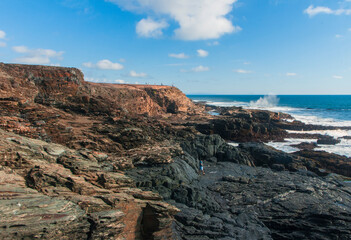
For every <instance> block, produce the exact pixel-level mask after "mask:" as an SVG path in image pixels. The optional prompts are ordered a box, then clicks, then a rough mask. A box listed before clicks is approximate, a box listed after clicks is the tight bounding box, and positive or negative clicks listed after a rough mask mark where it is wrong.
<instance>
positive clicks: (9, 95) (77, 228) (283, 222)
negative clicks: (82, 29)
mask: <svg viewBox="0 0 351 240" xmlns="http://www.w3.org/2000/svg"><path fill="white" fill-rule="evenodd" d="M205 108H206V111H208V110H215V111H216V112H218V113H220V115H219V116H211V115H209V114H207V113H206V112H205ZM0 113H1V114H0V128H1V129H2V130H0V196H1V199H0V201H2V203H1V204H0V218H1V219H2V220H3V219H4V221H1V224H3V226H2V227H0V238H6V239H8V238H9V239H18V238H24V239H25V238H30V239H32V238H45V239H47V238H50V239H51V238H52V239H69V238H70V239H201V240H202V239H348V237H349V236H350V234H351V232H350V227H349V226H350V223H351V219H350V213H351V210H350V206H351V204H350V199H351V196H350V194H351V192H350V189H349V186H348V185H347V184H346V183H343V182H342V180H343V179H344V178H343V177H342V176H336V175H330V174H329V172H336V171H338V172H339V173H341V174H344V175H347V174H349V173H348V168H347V167H348V165H349V159H347V158H338V157H337V156H331V155H327V154H324V153H320V154H321V155H318V154H316V153H315V152H312V151H309V152H308V153H303V154H302V153H301V156H300V155H299V154H298V153H297V154H294V155H291V154H287V153H283V152H280V151H276V150H275V149H273V148H271V147H268V146H266V145H264V144H262V143H257V142H256V143H243V144H241V145H240V146H239V147H234V146H230V145H228V144H227V143H226V141H228V140H234V141H236V142H247V141H260V142H261V141H263V142H265V141H269V140H282V139H283V138H285V137H286V136H291V134H288V133H287V132H286V131H285V129H295V130H302V129H305V130H314V129H328V128H327V127H324V126H317V125H305V124H303V123H301V122H298V121H290V120H293V119H292V118H291V116H289V115H287V114H283V113H272V112H269V111H261V110H245V109H242V108H217V107H209V106H206V107H205V106H204V105H197V104H194V103H193V102H192V101H191V100H190V99H188V98H187V97H186V96H185V95H184V94H183V93H182V92H181V91H180V90H178V89H177V88H174V87H170V86H153V85H129V84H99V83H89V82H85V81H84V78H83V74H82V73H81V72H80V71H79V70H78V69H74V68H63V67H49V66H29V65H17V64H3V63H0ZM286 119H290V120H289V121H286ZM333 129H334V128H333ZM335 129H336V128H335ZM200 133H202V134H200ZM294 136H295V137H297V136H299V137H300V135H298V134H296V135H294ZM305 137H312V138H314V139H317V138H323V137H322V136H321V135H305ZM339 157H340V156H339ZM200 160H202V161H203V162H204V165H205V172H206V174H205V175H202V174H201V175H200V174H199V171H198V170H199V161H200ZM179 211H180V212H179ZM33 212H36V214H33ZM18 214H20V215H18ZM23 216H24V217H25V218H22V217H23ZM26 219H29V220H30V221H29V222H27V221H26Z"/></svg>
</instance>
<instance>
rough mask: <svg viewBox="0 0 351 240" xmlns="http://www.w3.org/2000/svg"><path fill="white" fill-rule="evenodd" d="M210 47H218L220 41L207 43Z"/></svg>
mask: <svg viewBox="0 0 351 240" xmlns="http://www.w3.org/2000/svg"><path fill="white" fill-rule="evenodd" d="M207 45H208V46H218V45H219V42H218V41H214V42H209V43H207Z"/></svg>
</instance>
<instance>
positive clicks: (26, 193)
mask: <svg viewBox="0 0 351 240" xmlns="http://www.w3.org/2000/svg"><path fill="white" fill-rule="evenodd" d="M0 219H1V221H0V239H26V238H28V239H86V238H87V237H88V235H87V234H88V232H89V228H90V223H89V222H88V220H87V218H86V215H85V212H84V211H83V210H82V209H81V208H79V206H78V205H76V204H75V203H73V202H70V201H66V200H63V199H58V198H51V197H48V196H45V195H43V194H40V193H38V192H37V191H35V190H33V189H30V188H24V187H18V186H14V185H12V184H5V185H0Z"/></svg>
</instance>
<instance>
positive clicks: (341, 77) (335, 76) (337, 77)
mask: <svg viewBox="0 0 351 240" xmlns="http://www.w3.org/2000/svg"><path fill="white" fill-rule="evenodd" d="M333 78H335V79H343V78H344V77H343V76H339V75H334V76H333Z"/></svg>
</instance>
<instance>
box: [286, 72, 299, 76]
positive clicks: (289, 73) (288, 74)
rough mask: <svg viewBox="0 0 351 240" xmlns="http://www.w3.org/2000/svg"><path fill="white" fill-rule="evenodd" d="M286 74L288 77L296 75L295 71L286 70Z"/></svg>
mask: <svg viewBox="0 0 351 240" xmlns="http://www.w3.org/2000/svg"><path fill="white" fill-rule="evenodd" d="M286 76H288V77H295V76H297V73H291V72H288V73H286Z"/></svg>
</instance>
